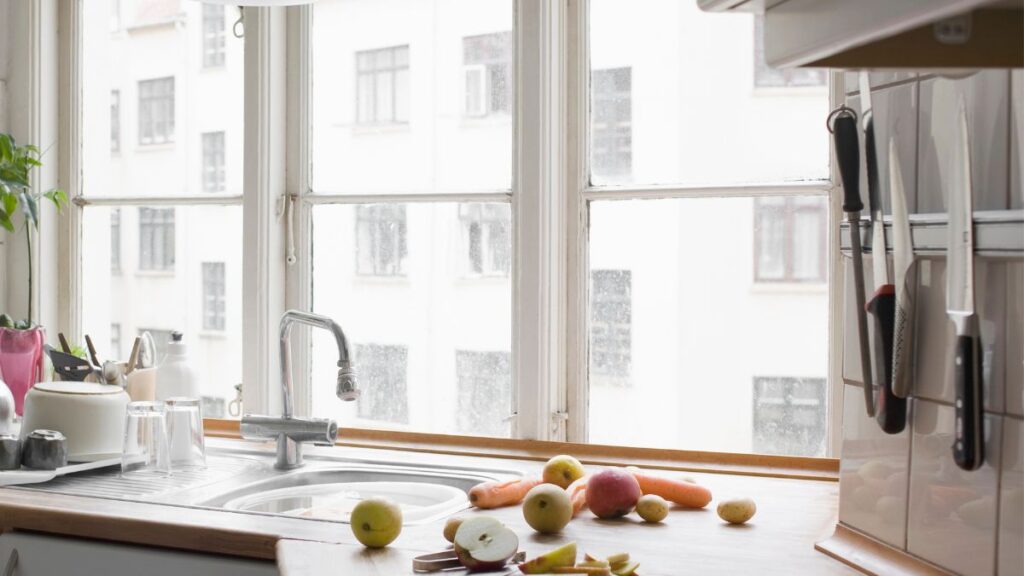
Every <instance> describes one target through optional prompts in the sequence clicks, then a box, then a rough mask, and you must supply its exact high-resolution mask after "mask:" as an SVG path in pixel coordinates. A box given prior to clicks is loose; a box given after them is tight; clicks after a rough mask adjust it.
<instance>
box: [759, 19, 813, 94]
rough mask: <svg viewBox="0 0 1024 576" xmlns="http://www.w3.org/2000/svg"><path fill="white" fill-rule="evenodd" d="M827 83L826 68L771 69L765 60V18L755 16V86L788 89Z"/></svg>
mask: <svg viewBox="0 0 1024 576" xmlns="http://www.w3.org/2000/svg"><path fill="white" fill-rule="evenodd" d="M827 83H828V71H827V70H825V69H824V68H817V69H815V68H770V67H769V66H768V63H767V62H765V58H764V16H762V15H755V16H754V86H756V87H758V88H786V87H795V86H825V85H826V84H827Z"/></svg>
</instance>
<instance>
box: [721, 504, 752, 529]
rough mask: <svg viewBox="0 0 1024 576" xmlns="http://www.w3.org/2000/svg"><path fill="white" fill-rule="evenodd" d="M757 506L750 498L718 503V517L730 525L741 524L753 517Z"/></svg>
mask: <svg viewBox="0 0 1024 576" xmlns="http://www.w3.org/2000/svg"><path fill="white" fill-rule="evenodd" d="M755 512H757V505H756V504H754V501H753V500H752V499H750V498H730V499H729V500H722V501H721V502H719V503H718V517H719V518H721V519H722V520H725V521H726V522H728V523H730V524H743V523H744V522H746V521H747V520H750V519H751V518H753V517H754V513H755Z"/></svg>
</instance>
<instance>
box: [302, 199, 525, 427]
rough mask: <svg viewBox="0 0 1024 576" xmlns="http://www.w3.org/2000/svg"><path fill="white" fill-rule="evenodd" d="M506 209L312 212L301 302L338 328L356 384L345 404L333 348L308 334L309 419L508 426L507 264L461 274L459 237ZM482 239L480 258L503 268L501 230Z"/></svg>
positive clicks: (422, 206) (506, 244)
mask: <svg viewBox="0 0 1024 576" xmlns="http://www.w3.org/2000/svg"><path fill="white" fill-rule="evenodd" d="M508 215H509V210H508V205H507V204H476V203H467V204H454V203H414V204H360V205H320V206H315V207H314V208H313V243H314V250H313V310H315V311H316V312H318V313H320V314H326V315H328V316H330V317H332V318H334V319H335V320H337V321H338V323H339V324H341V326H342V328H343V329H344V330H345V334H346V335H347V336H348V338H349V340H350V341H351V342H352V344H353V346H354V348H355V363H356V364H355V369H356V372H357V374H358V381H359V387H360V388H361V389H362V398H360V399H359V400H357V401H356V402H354V403H343V402H341V401H340V400H338V398H337V397H336V396H335V386H334V382H335V380H336V376H337V375H336V370H337V369H336V362H337V347H336V346H335V343H334V341H333V339H332V338H331V337H330V335H329V334H326V333H323V331H314V332H320V333H314V335H313V340H312V341H313V369H312V374H313V379H312V394H313V414H314V415H316V416H323V417H331V418H335V419H337V420H338V422H339V423H341V424H342V425H343V426H371V427H399V428H403V429H410V430H418V431H424V432H438V433H469V434H480V435H500V436H507V435H508V434H509V432H510V426H509V423H508V419H507V417H508V416H509V414H510V413H511V410H512V384H511V383H512V377H511V360H510V358H509V356H510V350H511V338H512V327H511V322H512V289H511V283H510V281H509V276H508V273H507V271H506V272H504V273H494V274H489V275H490V276H492V277H489V278H481V277H479V276H480V275H481V274H470V273H469V272H468V271H469V270H470V269H472V268H473V266H474V264H473V262H472V261H473V258H474V256H473V255H472V254H473V253H472V250H470V248H469V246H468V245H467V244H464V243H463V242H464V241H466V240H468V238H469V236H470V234H467V233H466V232H465V230H466V229H468V228H469V227H471V225H483V226H487V227H490V226H492V225H494V226H497V227H501V226H503V225H507V224H506V223H507V220H506V219H507V217H508ZM399 230H402V232H399ZM479 237H480V235H478V238H479ZM483 238H484V239H478V240H477V242H478V243H480V242H482V246H481V250H483V252H484V254H485V255H484V256H482V257H476V258H477V261H478V262H480V259H481V258H482V259H483V262H484V264H480V265H481V266H484V267H486V268H487V269H488V270H494V269H496V268H501V267H507V266H508V263H507V262H506V260H508V258H507V256H502V255H503V254H509V253H510V252H511V236H510V235H508V234H487V235H484V236H483ZM502 258H505V260H502ZM395 272H400V273H395ZM470 406H473V407H474V410H468V409H467V408H468V407H470ZM466 412H473V414H472V415H468V414H466Z"/></svg>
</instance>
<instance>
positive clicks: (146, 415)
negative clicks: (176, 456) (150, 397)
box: [121, 402, 171, 478]
mask: <svg viewBox="0 0 1024 576" xmlns="http://www.w3.org/2000/svg"><path fill="white" fill-rule="evenodd" d="M126 412H127V418H126V419H125V424H124V448H123V449H122V451H121V476H123V477H126V478H164V477H167V476H170V474H171V460H170V450H169V449H168V445H167V416H166V415H167V408H166V407H165V406H164V403H163V402H131V403H129V404H128V408H127V410H126Z"/></svg>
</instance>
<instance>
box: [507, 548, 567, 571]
mask: <svg viewBox="0 0 1024 576" xmlns="http://www.w3.org/2000/svg"><path fill="white" fill-rule="evenodd" d="M575 564H576V543H575V542H570V543H568V544H566V545H565V546H562V547H560V548H555V549H554V550H551V551H550V552H546V553H544V554H541V555H540V556H537V557H536V558H534V559H533V560H530V561H528V562H524V563H522V564H520V565H519V571H520V572H522V573H523V574H547V573H548V572H551V571H552V570H553V569H555V568H563V567H569V566H573V565H575Z"/></svg>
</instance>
